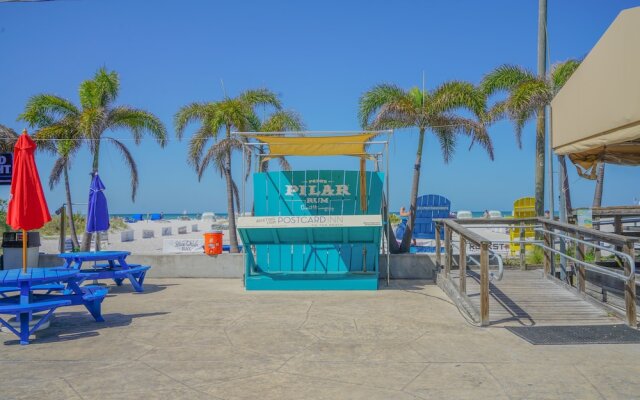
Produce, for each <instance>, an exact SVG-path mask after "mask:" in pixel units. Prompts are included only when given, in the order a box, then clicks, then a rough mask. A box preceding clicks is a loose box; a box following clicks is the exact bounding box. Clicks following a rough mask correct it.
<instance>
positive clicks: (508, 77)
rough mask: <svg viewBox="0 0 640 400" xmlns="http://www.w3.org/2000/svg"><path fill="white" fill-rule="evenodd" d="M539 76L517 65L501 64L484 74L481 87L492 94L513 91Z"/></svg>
mask: <svg viewBox="0 0 640 400" xmlns="http://www.w3.org/2000/svg"><path fill="white" fill-rule="evenodd" d="M535 79H537V77H536V76H535V75H534V74H533V73H531V72H530V71H528V70H526V69H524V68H521V67H518V66H516V65H501V66H499V67H498V68H496V69H494V70H493V71H491V72H489V73H488V74H487V75H485V76H484V78H483V79H482V82H481V83H480V89H481V90H482V91H483V92H484V94H485V95H487V96H491V95H493V94H495V93H498V92H503V91H506V92H508V91H511V90H513V89H514V88H515V87H516V86H518V85H520V84H521V83H523V82H526V81H530V80H535Z"/></svg>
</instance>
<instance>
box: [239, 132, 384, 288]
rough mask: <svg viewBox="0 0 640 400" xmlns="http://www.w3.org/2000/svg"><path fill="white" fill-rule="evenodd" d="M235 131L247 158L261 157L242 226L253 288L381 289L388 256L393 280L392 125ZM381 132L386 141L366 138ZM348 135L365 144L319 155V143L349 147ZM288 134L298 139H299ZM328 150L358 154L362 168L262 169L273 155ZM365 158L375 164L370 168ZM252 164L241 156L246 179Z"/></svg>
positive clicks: (244, 206) (244, 207)
mask: <svg viewBox="0 0 640 400" xmlns="http://www.w3.org/2000/svg"><path fill="white" fill-rule="evenodd" d="M237 134H238V135H241V136H242V137H243V138H242V142H243V148H242V151H243V160H245V157H246V156H247V155H249V156H250V157H253V158H255V160H256V162H255V163H253V165H254V166H255V169H256V172H254V173H253V175H252V180H253V201H252V202H251V204H247V201H246V200H247V199H246V185H245V180H244V179H243V185H242V197H241V200H242V201H241V204H242V205H241V216H240V217H239V218H238V224H237V227H238V232H239V236H240V239H241V241H242V244H243V254H244V267H245V270H244V284H245V288H246V289H247V290H377V289H378V281H379V276H380V264H381V263H380V259H381V258H382V257H384V260H386V278H387V285H388V284H389V245H388V238H389V236H390V235H389V232H386V233H387V234H386V235H385V234H384V231H383V229H391V226H390V224H389V221H388V214H387V213H386V211H385V207H386V204H388V202H389V157H388V152H389V139H390V135H391V134H392V131H390V130H385V131H365V132H363V131H357V132H269V133H262V132H246V133H245V132H238V133H237ZM383 134H385V135H386V136H387V140H371V139H372V138H371V139H367V140H366V141H363V140H364V139H363V138H362V135H371V136H373V135H375V136H379V135H383ZM266 135H269V136H266ZM350 137H351V138H356V137H359V138H358V139H359V140H361V142H359V143H357V145H358V146H360V149H361V150H358V151H356V150H354V148H350V149H349V150H347V151H349V153H348V154H319V155H318V154H316V152H315V148H314V147H313V146H314V145H315V144H317V142H318V141H322V142H323V143H324V144H321V145H318V146H320V147H318V151H317V153H323V152H324V150H323V148H322V146H326V148H331V147H332V146H333V145H332V143H338V145H337V147H338V146H342V147H343V148H344V149H347V148H348V147H349V146H350V144H351V143H350V142H349V140H350V139H349V138H350ZM251 138H253V139H257V140H260V139H262V140H267V139H266V138H269V140H268V143H265V142H264V141H250V139H251ZM278 138H283V139H278ZM286 138H296V139H294V141H295V142H296V144H291V142H292V141H287V139H286ZM341 138H342V139H341ZM334 139H335V140H334ZM352 140H354V142H353V144H354V145H356V143H355V139H352ZM283 145H285V146H290V147H289V148H288V149H287V148H286V147H283ZM309 145H311V147H309ZM296 146H298V147H296ZM283 148H284V149H285V151H283ZM303 148H306V150H303ZM273 149H278V150H279V151H277V152H273ZM298 149H299V150H298ZM297 151H300V152H301V153H304V154H298V153H297ZM305 151H306V153H305ZM285 153H286V154H285ZM324 155H328V156H345V157H350V158H355V159H356V160H357V159H358V158H359V159H360V169H359V170H301V171H269V172H261V171H262V168H261V165H262V163H263V161H265V160H268V159H276V158H278V157H281V156H291V157H297V156H313V157H319V156H324ZM367 164H372V165H373V168H371V169H370V170H367ZM381 167H383V168H384V170H385V172H381V169H382V168H381ZM246 168H247V163H245V162H243V178H244V177H246V176H248V174H247V171H246ZM363 190H366V191H365V192H364V198H363V197H362V195H363V193H361V192H362V191H363ZM258 199H259V200H258ZM248 206H249V207H251V208H249V209H248ZM248 211H249V212H248ZM380 249H382V252H381V250H380Z"/></svg>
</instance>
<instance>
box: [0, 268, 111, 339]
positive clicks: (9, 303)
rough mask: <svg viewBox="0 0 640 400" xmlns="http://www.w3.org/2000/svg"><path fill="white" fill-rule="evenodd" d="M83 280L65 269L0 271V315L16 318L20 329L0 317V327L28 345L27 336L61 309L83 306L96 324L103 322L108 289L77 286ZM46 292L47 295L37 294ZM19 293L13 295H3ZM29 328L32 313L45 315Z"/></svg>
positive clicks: (75, 273)
mask: <svg viewBox="0 0 640 400" xmlns="http://www.w3.org/2000/svg"><path fill="white" fill-rule="evenodd" d="M83 279H84V278H82V277H80V276H79V271H77V270H74V269H68V268H31V269H28V270H27V272H23V271H22V270H20V269H12V270H7V271H0V288H2V295H3V296H2V298H0V314H10V315H15V317H16V321H17V322H19V326H18V327H17V328H16V327H14V326H13V325H12V324H10V323H9V321H8V320H5V319H3V318H2V317H0V324H1V325H3V326H4V327H6V328H7V329H8V330H9V331H10V332H12V333H14V334H15V335H16V336H18V337H19V338H20V344H22V345H27V344H29V336H30V335H31V334H33V333H34V332H35V331H36V330H38V328H40V327H41V326H42V324H44V323H45V322H47V321H48V320H49V319H50V318H51V316H52V315H53V312H54V311H55V310H56V309H57V308H59V307H64V306H72V305H84V306H85V308H86V309H87V310H88V311H89V313H90V314H91V316H93V318H94V320H95V321H96V322H103V321H104V319H103V318H102V312H101V304H102V301H103V300H104V298H105V296H106V295H107V292H108V290H107V289H106V288H103V287H100V286H84V287H80V285H79V284H80V283H81V282H82V280H83ZM40 291H46V293H38V292H40ZM11 292H18V293H17V294H14V295H7V294H6V293H11ZM45 311H46V313H45V314H44V315H42V316H40V320H39V321H38V322H37V323H36V324H34V325H33V326H30V322H31V320H32V317H33V314H34V313H39V312H45Z"/></svg>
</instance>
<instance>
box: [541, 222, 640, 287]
mask: <svg viewBox="0 0 640 400" xmlns="http://www.w3.org/2000/svg"><path fill="white" fill-rule="evenodd" d="M536 231H538V232H543V233H547V234H549V235H552V236H557V237H561V238H563V239H565V240H570V241H573V242H577V243H582V244H584V245H587V246H591V247H594V248H597V249H600V250H604V251H607V252H609V253H612V254H616V255H618V256H620V257H623V258H626V259H627V261H629V266H630V267H629V275H628V276H627V275H625V274H621V273H619V272H615V271H613V270H610V269H607V268H604V267H601V266H599V265H595V264H590V263H588V262H586V261H583V260H579V259H577V258H575V257H572V256H569V255H567V254H565V253H562V252H561V251H559V250H556V249H555V248H552V247H549V246H546V245H544V244H541V243H536V245H537V246H540V247H542V248H543V249H546V250H549V251H550V252H552V253H554V254H559V255H561V256H563V257H565V258H567V259H569V260H571V261H573V262H575V263H578V264H580V265H582V266H584V267H585V268H586V269H588V270H590V271H594V272H599V273H601V274H603V275H607V276H610V277H612V278H617V279H620V280H622V281H624V282H627V283H628V282H631V281H632V280H635V274H636V261H635V260H634V259H633V257H631V256H630V255H629V254H627V253H623V252H621V251H617V250H612V249H610V248H608V247H604V246H601V245H598V244H594V243H591V242H588V241H586V240H582V239H578V238H574V237H571V236H568V235H563V234H561V233H558V232H555V231H550V230H548V229H543V228H536Z"/></svg>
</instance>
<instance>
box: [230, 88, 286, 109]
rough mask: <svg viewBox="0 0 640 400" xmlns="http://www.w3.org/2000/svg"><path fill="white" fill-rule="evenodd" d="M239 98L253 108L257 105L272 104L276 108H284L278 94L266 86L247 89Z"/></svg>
mask: <svg viewBox="0 0 640 400" xmlns="http://www.w3.org/2000/svg"><path fill="white" fill-rule="evenodd" d="M237 99H238V100H239V101H241V102H242V103H244V104H246V105H248V106H249V107H251V108H254V107H256V106H271V107H273V108H275V109H276V110H280V109H281V108H282V103H281V102H280V99H279V98H278V95H277V94H275V93H273V92H272V91H271V90H269V89H266V88H262V89H250V90H245V91H244V92H242V93H240V95H239V96H238V97H237Z"/></svg>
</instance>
